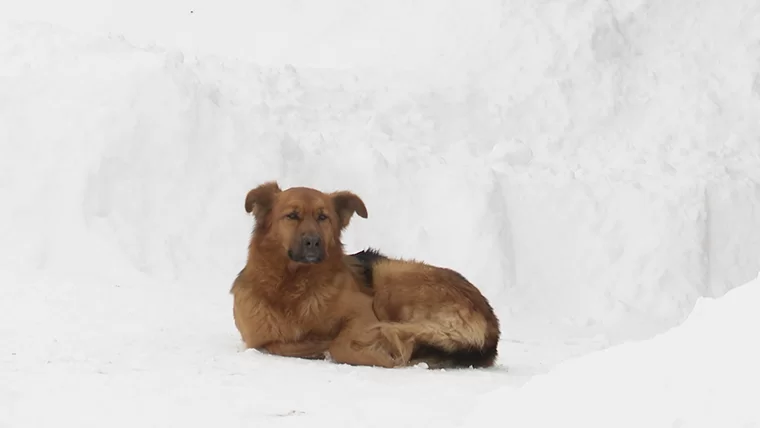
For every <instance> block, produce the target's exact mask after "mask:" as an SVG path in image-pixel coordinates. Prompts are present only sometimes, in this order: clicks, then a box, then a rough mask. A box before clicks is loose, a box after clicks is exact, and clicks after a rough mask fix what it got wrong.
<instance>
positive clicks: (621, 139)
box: [0, 0, 760, 427]
mask: <svg viewBox="0 0 760 428" xmlns="http://www.w3.org/2000/svg"><path fill="white" fill-rule="evenodd" d="M463 4H464V3H459V2H453V1H449V2H440V1H432V0H415V1H409V2H401V1H388V2H370V1H348V0H332V1H329V2H325V3H324V4H322V3H320V6H315V4H312V3H307V2H301V1H297V0H289V1H282V2H277V6H271V5H267V4H265V2H261V1H252V2H240V1H239V0H224V1H219V2H213V3H212V2H210V1H202V0H198V1H195V2H192V4H187V2H182V3H180V2H178V1H173V0H167V1H163V2H160V3H156V2H147V1H142V0H132V1H129V2H126V1H123V0H111V1H94V0H76V1H75V2H73V3H72V2H66V3H65V4H64V3H60V2H52V1H50V0H34V1H27V2H17V3H16V4H13V5H5V4H4V5H2V7H0V201H2V209H0V427H4V426H5V425H8V426H48V425H52V424H56V425H60V423H61V422H62V421H64V422H66V425H72V426H76V425H85V426H95V425H101V424H102V423H103V422H104V420H106V418H108V419H107V420H108V423H109V424H111V425H119V426H122V425H123V426H135V425H139V426H145V425H150V424H153V425H156V426H166V425H171V426H175V425H188V424H190V425H209V424H218V425H233V426H238V425H243V424H251V423H256V424H259V423H260V424H262V425H265V426H270V425H271V426H280V425H293V426H301V425H303V424H306V423H317V424H325V425H327V424H328V423H329V424H331V425H335V424H336V423H337V424H338V425H341V426H342V425H345V426H357V424H358V425H361V426H375V425H377V426H379V425H381V424H383V425H387V424H389V423H391V422H393V423H396V424H398V422H399V420H400V419H399V417H398V416H396V414H395V413H394V412H393V410H394V409H395V410H397V411H398V412H399V413H400V414H404V415H407V416H405V417H404V418H405V419H403V421H402V422H403V423H402V425H404V426H406V425H419V424H420V423H424V422H426V421H427V422H428V424H430V425H435V426H458V425H463V426H470V425H474V424H475V422H474V421H476V420H478V418H483V417H485V418H491V417H493V418H494V419H498V420H499V421H501V422H504V423H505V424H507V423H510V424H513V425H514V424H517V426H541V425H540V424H539V423H538V422H539V421H544V422H549V419H545V418H552V417H560V415H563V414H565V413H561V412H552V411H551V409H560V408H562V409H567V411H571V410H572V411H575V412H576V413H572V412H571V413H567V416H566V418H565V419H560V420H562V421H564V422H565V423H567V424H568V425H569V426H580V425H578V424H580V423H581V422H582V421H583V422H584V425H583V426H595V425H593V424H592V423H594V422H596V423H598V424H597V425H599V426H605V427H608V426H612V425H615V426H625V423H629V424H632V425H631V426H648V427H652V426H693V425H691V424H692V423H697V422H699V421H698V419H699V417H701V416H705V417H709V418H714V419H709V418H708V419H706V420H708V421H712V422H715V423H718V421H723V423H722V424H721V425H720V426H726V427H728V426H742V425H740V422H743V421H753V420H754V421H758V418H757V415H756V414H751V408H748V407H746V406H745V407H742V406H743V404H744V402H743V401H741V400H742V399H744V398H746V397H747V395H746V394H750V395H749V396H751V394H752V393H753V392H754V393H755V395H757V390H756V389H755V390H754V391H752V390H748V391H747V392H746V394H745V393H741V392H739V391H738V389H739V388H740V387H741V386H748V385H753V383H752V382H751V381H753V382H754V385H757V384H758V383H757V382H756V380H757V377H756V373H757V372H756V371H752V370H756V369H753V368H752V367H751V366H750V363H751V362H752V360H751V359H749V356H751V355H756V354H752V351H751V350H752V349H754V348H752V346H755V347H756V346H757V345H758V344H759V343H758V340H757V339H753V332H752V331H751V330H749V328H748V327H747V326H748V325H752V324H751V323H754V325H757V319H756V317H755V318H752V319H750V321H747V323H746V324H742V323H741V322H736V323H733V322H734V321H735V320H736V319H739V318H731V316H733V315H735V316H736V317H739V316H740V314H745V315H746V316H747V317H750V316H752V315H751V313H749V312H745V311H746V308H745V307H743V306H741V305H742V304H745V305H748V307H750V308H751V307H752V305H753V303H754V304H755V306H756V305H757V304H758V303H760V302H758V300H757V299H758V296H757V293H756V292H754V291H752V290H756V289H757V285H756V284H755V285H746V286H742V287H741V288H740V289H739V290H734V291H731V294H729V295H727V296H726V297H721V296H723V294H725V293H727V292H728V291H730V290H732V289H733V288H735V287H737V286H740V285H742V284H744V283H746V282H748V281H750V280H752V279H753V278H754V277H755V276H756V275H757V273H758V271H760V120H758V118H760V4H758V3H757V2H755V1H753V0H747V1H742V0H735V1H731V2H722V1H718V0H710V1H704V2H700V3H699V4H691V3H687V2H677V1H664V2H662V1H655V0H651V1H646V0H642V1H637V2H621V1H601V0H599V1H593V0H588V1H579V2H575V3H572V4H570V3H567V4H565V3H562V2H544V3H541V4H537V3H534V2H508V3H502V2H498V1H485V0H484V1H479V2H475V3H472V2H470V3H469V4H468V5H467V6H466V7H465V6H463ZM191 11H192V13H191ZM391 28H392V29H393V30H392V31H391V30H390V29H391ZM108 33H111V34H110V36H109V34H108ZM270 179H278V180H280V183H281V185H283V186H290V185H308V186H313V187H318V188H323V189H325V190H336V189H350V190H353V191H355V192H357V193H358V194H359V195H361V196H362V198H363V199H364V201H365V203H366V204H367V206H368V209H369V214H370V216H369V218H368V219H366V220H363V219H359V220H357V221H354V222H353V223H352V225H351V227H350V229H349V231H348V234H347V236H346V244H347V250H349V251H353V250H356V249H360V248H363V247H365V246H367V245H372V246H377V247H380V248H381V249H382V250H384V251H385V252H387V253H390V254H393V255H398V256H408V257H415V258H421V259H424V260H426V261H429V262H432V263H436V264H440V265H446V266H449V267H452V268H455V269H458V270H459V271H461V272H462V273H463V274H465V275H466V276H467V277H468V278H470V279H471V280H473V282H475V283H476V284H477V285H478V286H479V287H480V288H481V289H482V290H483V292H484V293H485V294H486V295H487V296H488V297H489V299H491V301H492V302H493V303H494V305H495V307H496V309H497V311H498V313H499V316H500V318H501V320H502V323H503V328H504V342H503V343H502V344H501V345H500V352H501V355H502V357H501V359H500V361H499V364H500V365H499V367H497V368H495V369H493V370H487V371H464V372H426V371H422V370H417V369H409V370H403V371H400V373H398V374H395V373H393V374H389V373H387V371H382V370H374V369H359V368H347V367H338V366H335V365H329V364H327V363H317V362H302V361H293V360H285V359H281V358H275V357H270V356H264V355H260V354H258V353H256V352H252V351H247V352H242V351H241V350H240V347H239V346H240V345H239V342H238V338H237V335H236V334H237V333H236V331H235V330H234V325H233V324H232V318H231V302H230V299H229V295H228V294H227V292H228V289H229V286H230V283H231V281H232V279H233V278H234V275H235V274H236V273H237V272H238V271H239V269H240V267H241V266H242V263H243V260H244V257H245V247H246V245H247V239H248V236H249V233H250V228H251V220H250V218H248V217H246V216H245V215H244V212H243V209H242V200H243V198H244V195H245V192H246V191H247V190H249V189H250V188H251V187H253V186H255V185H257V184H259V183H261V182H262V181H265V180H270ZM704 296H707V297H715V298H719V299H718V300H715V301H712V300H710V301H708V302H709V304H707V303H705V301H702V302H700V303H699V304H700V305H701V306H707V307H710V306H712V308H711V309H713V311H712V312H711V313H712V315H710V316H709V317H708V316H707V315H705V316H702V315H699V316H695V315H694V314H693V315H692V316H693V317H695V318H693V319H689V321H687V323H686V324H684V325H682V326H680V327H677V328H675V329H673V330H670V331H668V330H669V329H671V328H672V327H676V326H679V324H680V323H681V322H683V321H684V319H686V318H687V317H688V316H689V314H690V313H691V312H692V309H693V308H694V306H695V304H697V302H698V301H699V299H700V298H701V297H704ZM732 296H734V297H733V298H731V297H732ZM736 296H742V297H741V298H739V297H736ZM705 311H706V312H704V313H705V314H707V313H708V312H709V311H707V309H706V310H705ZM750 312H751V311H750ZM729 315H731V316H729ZM745 315H741V316H745ZM744 321H746V320H744ZM724 323H725V324H724ZM710 329H713V330H710ZM715 329H718V330H717V332H724V333H725V336H724V337H721V335H719V334H717V333H715V331H716V330H715ZM666 331H668V333H666V334H664V335H661V336H658V337H657V338H655V339H650V338H652V337H653V336H654V335H656V334H660V333H663V332H666ZM727 332H734V333H735V334H733V333H732V334H731V335H729V334H728V333H727ZM701 333H704V334H705V335H706V336H705V337H707V338H712V339H710V340H713V341H712V342H701V343H700V341H699V340H693V339H694V336H695V335H696V336H699V335H700V334H701ZM754 336H756V335H754ZM734 339H735V340H734ZM631 340H644V341H643V342H636V343H626V344H624V345H621V346H613V347H612V348H609V349H605V348H608V347H610V346H612V345H617V344H621V343H624V342H629V341H631ZM711 343H714V344H715V345H712V346H711V345H710V344H711ZM739 346H748V347H749V348H747V349H744V348H739ZM705 347H706V348H705ZM602 349H605V350H603V351H601V352H598V353H596V354H592V355H585V354H588V353H590V352H593V351H597V350H602ZM712 349H719V350H724V353H710V352H709V351H710V350H712ZM729 351H731V352H730V353H729V354H726V353H728V352H729ZM735 354H740V355H735ZM676 356H678V358H676ZM574 357H580V358H577V359H574ZM734 357H735V358H734ZM660 359H661V360H660ZM568 360H570V361H568ZM639 360H644V361H646V363H643V364H642V363H641V362H640V361H639ZM684 360H688V361H689V362H690V364H691V365H689V366H686V365H679V362H682V361H684ZM658 361H659V362H661V364H659V365H658V363H657V362H658ZM557 364H559V365H557ZM715 365H723V366H726V367H730V369H731V370H733V372H732V373H735V374H738V373H745V374H746V378H745V379H739V378H734V377H730V376H724V377H721V376H722V374H721V373H722V372H718V371H710V370H707V371H705V372H700V373H699V375H701V376H702V377H700V379H704V383H702V384H694V383H692V382H694V380H690V378H689V377H688V376H686V375H685V374H684V370H685V367H700V366H709V367H711V368H713V367H715ZM626 366H632V367H636V368H637V370H638V371H625V370H624V369H623V368H621V367H626ZM742 370H743V372H742ZM695 372H696V369H694V370H692V371H691V372H690V373H691V374H696V373H695ZM668 373H672V376H671V375H668ZM537 374H538V375H539V376H536V377H534V376H535V375H537ZM668 376H670V377H668ZM737 376H738V375H737ZM753 376H755V377H754V378H753ZM663 379H670V380H668V381H666V380H663ZM605 382H606V383H605ZM663 382H665V383H663ZM667 382H670V383H667ZM729 382H734V383H729ZM581 384H582V385H581ZM505 388H506V389H505ZM571 388H572V390H571ZM576 391H581V392H584V391H585V392H586V393H576ZM631 391H633V392H631ZM652 391H655V392H658V393H659V394H664V395H658V394H654V393H653V392H652ZM622 394H628V395H622ZM668 394H671V395H668ZM689 394H692V395H689ZM682 395H686V397H690V398H692V399H693V401H692V402H693V403H702V401H700V400H713V399H715V400H717V401H710V403H713V406H718V407H709V406H696V405H695V406H694V408H693V409H692V408H690V407H689V406H686V405H680V404H675V405H673V406H668V405H667V404H662V403H667V400H668V399H674V398H673V397H679V399H682V400H687V401H688V399H687V398H684V397H683V396H682ZM568 396H570V397H568ZM610 397H625V398H621V399H620V400H619V401H617V402H612V401H609V400H610ZM727 397H729V398H727ZM568 398H571V399H568ZM586 398H587V399H588V401H589V402H593V403H607V404H609V406H612V407H611V408H613V409H621V408H620V407H615V405H617V406H627V405H632V404H631V403H637V402H640V403H642V404H640V405H636V406H637V408H638V409H639V412H640V413H639V416H640V417H641V418H642V419H636V418H634V417H633V416H631V418H628V419H625V420H623V419H624V418H623V416H619V414H620V413H615V414H618V417H619V418H620V419H619V420H618V419H616V417H615V414H613V413H605V412H600V411H597V410H600V409H601V406H602V405H601V404H599V405H598V406H594V407H593V408H590V407H588V403H587V402H584V399H586ZM655 398H662V399H663V400H665V401H657V400H655ZM730 398H733V400H731V399H730ZM339 400H342V401H339ZM637 400H640V401H637ZM729 401H730V402H731V403H734V404H731V403H729ZM494 403H498V404H494ZM568 403H575V404H578V405H577V406H574V407H573V408H572V409H571V408H569V407H567V406H569V404H568ZM715 403H718V404H715ZM681 404H683V403H682V402H681ZM724 404H725V406H723V405H724ZM562 406H565V407H562ZM642 406H643V409H642ZM658 406H660V407H658ZM721 406H723V407H721ZM731 406H734V407H731ZM473 408H475V409H476V410H472V409H473ZM608 408H610V407H608ZM43 409H44V410H43ZM547 409H549V410H547ZM573 409H574V410H573ZM646 409H651V411H648V410H646ZM708 410H709V411H711V412H712V413H709V414H707V413H704V412H707V411H708ZM621 412H622V413H624V412H623V410H621ZM700 412H702V413H700ZM728 414H730V415H733V417H734V419H725V418H722V415H728ZM531 415H534V416H535V415H538V416H536V417H533V418H532V417H531ZM700 415H701V416H700ZM726 417H727V416H726ZM542 418H544V419H542ZM594 418H597V419H594ZM678 418H680V419H678ZM753 418H754V419H753ZM573 422H577V424H576V423H573ZM715 423H713V424H707V425H706V426H716V425H715ZM530 424H534V425H530ZM590 424H591V425H590ZM671 424H675V425H671ZM679 424H680V425H679ZM556 425H557V424H556V423H554V424H553V426H556ZM746 426H754V425H746Z"/></svg>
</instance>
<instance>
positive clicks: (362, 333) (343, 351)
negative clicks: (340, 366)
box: [329, 291, 411, 368]
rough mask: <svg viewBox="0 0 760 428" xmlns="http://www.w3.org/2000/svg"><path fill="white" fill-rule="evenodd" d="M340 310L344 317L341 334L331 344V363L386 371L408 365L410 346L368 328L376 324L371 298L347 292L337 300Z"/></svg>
mask: <svg viewBox="0 0 760 428" xmlns="http://www.w3.org/2000/svg"><path fill="white" fill-rule="evenodd" d="M339 307H340V308H342V310H341V312H342V313H343V314H345V315H344V318H343V326H342V329H341V331H340V333H339V334H338V336H337V337H336V338H335V340H334V341H333V342H332V343H331V344H330V350H329V352H330V356H331V357H332V358H333V360H335V361H336V362H338V363H344V364H351V365H362V366H379V367H387V368H391V367H399V366H405V365H406V364H407V362H408V360H409V358H410V357H411V347H410V348H409V349H408V350H407V349H406V348H405V347H404V346H403V344H401V343H400V342H398V341H396V340H389V338H388V337H385V336H383V334H382V332H381V331H380V330H371V329H369V327H370V326H372V325H375V324H378V320H377V317H376V316H375V313H374V311H373V310H372V297H370V296H368V295H366V294H364V293H361V292H358V291H354V292H347V293H345V294H343V295H342V296H341V297H340V302H339ZM390 339H392V338H390Z"/></svg>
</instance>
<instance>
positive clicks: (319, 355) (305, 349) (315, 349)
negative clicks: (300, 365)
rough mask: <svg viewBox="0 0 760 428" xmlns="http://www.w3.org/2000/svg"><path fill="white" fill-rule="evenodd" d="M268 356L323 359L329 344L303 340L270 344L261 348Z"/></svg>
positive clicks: (323, 341)
mask: <svg viewBox="0 0 760 428" xmlns="http://www.w3.org/2000/svg"><path fill="white" fill-rule="evenodd" d="M263 348H264V349H265V350H266V351H267V352H269V353H270V354H274V355H280V356H283V357H295V358H309V359H315V360H319V359H323V358H324V356H325V352H326V351H327V350H328V349H329V348H330V342H329V341H325V340H303V341H298V342H270V343H268V344H266V345H264V346H263Z"/></svg>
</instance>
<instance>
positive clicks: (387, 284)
mask: <svg viewBox="0 0 760 428" xmlns="http://www.w3.org/2000/svg"><path fill="white" fill-rule="evenodd" d="M245 210H246V212H247V213H249V214H252V215H253V216H254V218H255V222H254V223H255V224H254V229H253V233H252V235H251V239H250V243H249V246H248V258H247V261H246V265H245V267H244V268H243V269H242V270H241V271H240V273H239V274H238V276H237V277H236V278H235V281H234V283H233V285H232V288H231V289H230V293H231V294H232V295H233V318H234V322H235V327H236V328H237V330H238V331H239V333H240V335H241V338H242V340H243V342H244V343H245V345H246V347H247V348H254V349H258V350H260V351H264V352H268V353H270V354H275V355H280V356H285V357H297V358H311V359H322V358H325V357H326V356H328V357H329V358H331V359H332V360H334V361H335V362H338V363H344V364H351V365H367V366H379V367H386V368H393V367H403V366H408V365H413V364H417V363H419V362H426V363H428V366H429V367H431V368H434V367H461V366H473V367H488V366H490V365H492V364H493V362H494V360H495V358H496V343H497V342H498V338H499V327H498V319H496V316H495V315H494V314H493V310H492V309H491V307H490V306H489V305H488V302H487V301H486V300H485V298H484V297H483V296H482V295H481V294H480V293H479V292H478V290H477V288H475V287H474V286H473V285H472V284H470V283H469V282H468V281H467V280H466V279H465V278H464V277H462V276H461V275H459V274H458V273H456V272H455V271H452V270H449V269H445V268H438V267H434V266H430V265H426V264H423V263H419V262H415V261H405V260H399V259H391V258H388V257H386V256H384V255H382V254H380V253H379V252H376V251H373V250H369V251H364V252H360V253H356V254H352V255H346V254H344V252H343V244H342V242H341V234H342V232H343V231H344V230H345V228H346V227H348V225H349V223H350V221H351V218H352V217H353V215H354V214H357V215H359V217H362V218H367V217H368V213H367V208H366V206H365V204H364V202H363V201H362V200H361V198H359V197H358V196H357V195H355V194H354V193H351V192H349V191H338V192H333V193H324V192H321V191H319V190H316V189H312V188H307V187H293V188H289V189H287V190H281V189H280V187H279V185H278V184H277V182H274V181H272V182H267V183H264V184H262V185H260V186H258V187H256V188H254V189H252V190H250V191H249V192H248V194H247V195H246V198H245Z"/></svg>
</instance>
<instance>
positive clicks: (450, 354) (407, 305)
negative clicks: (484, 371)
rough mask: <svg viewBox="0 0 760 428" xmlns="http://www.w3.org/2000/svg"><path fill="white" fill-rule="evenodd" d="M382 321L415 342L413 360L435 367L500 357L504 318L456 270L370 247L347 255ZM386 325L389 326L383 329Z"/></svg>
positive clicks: (483, 363)
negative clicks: (384, 253) (393, 255)
mask: <svg viewBox="0 0 760 428" xmlns="http://www.w3.org/2000/svg"><path fill="white" fill-rule="evenodd" d="M345 260H346V263H347V264H348V265H349V266H351V267H352V269H353V270H354V272H355V274H356V276H357V278H358V279H359V281H361V282H364V284H365V287H366V288H365V290H367V289H371V290H372V291H371V292H372V293H373V294H374V299H373V310H374V312H375V315H376V316H377V318H378V319H379V320H380V321H386V322H392V323H393V324H391V325H392V326H393V328H394V329H395V330H396V331H395V332H394V334H395V335H397V336H399V337H400V338H401V340H402V341H406V340H410V342H411V344H412V348H413V351H412V355H411V361H410V363H411V364H415V363H418V362H425V363H427V364H428V366H429V367H430V368H444V367H490V366H492V365H493V364H494V362H495V361H496V357H497V353H498V351H497V346H498V342H499V336H500V330H499V320H498V318H497V317H496V315H495V314H494V311H493V308H492V307H491V305H490V304H489V303H488V300H487V299H486V298H485V297H484V296H483V295H482V294H481V293H480V291H478V289H477V288H476V287H475V286H474V285H472V284H471V283H470V282H469V281H467V279H466V278H464V277H463V276H462V275H460V274H459V273H458V272H455V271H453V270H451V269H446V268H441V267H436V266H431V265H428V264H424V263H421V262H417V261H412V260H401V259H392V258H388V257H386V256H384V255H382V254H380V253H379V252H378V251H376V250H373V249H371V248H370V249H367V250H365V251H361V252H358V253H356V254H351V255H348V256H345ZM378 328H382V329H387V328H388V327H378Z"/></svg>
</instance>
